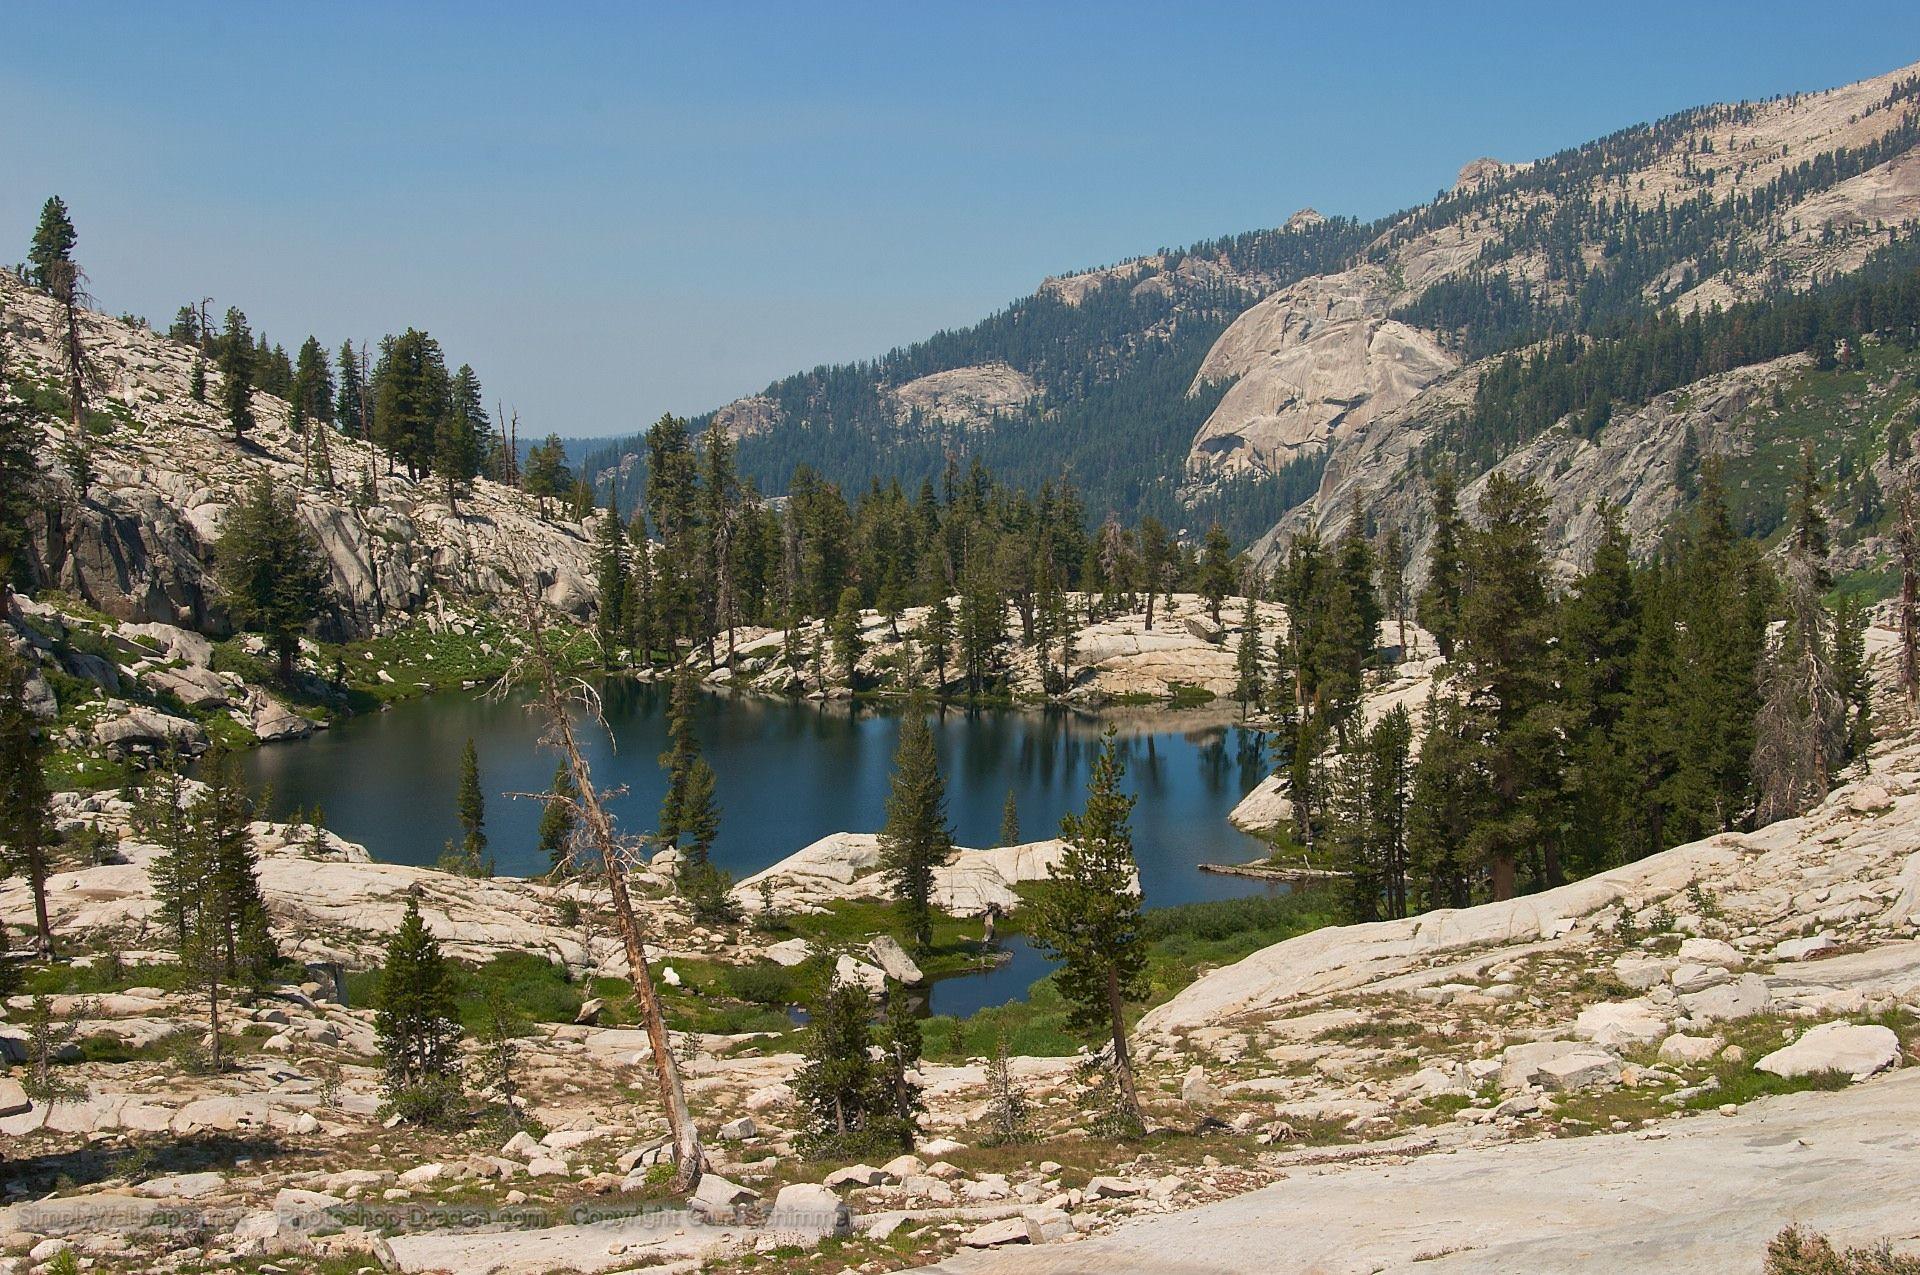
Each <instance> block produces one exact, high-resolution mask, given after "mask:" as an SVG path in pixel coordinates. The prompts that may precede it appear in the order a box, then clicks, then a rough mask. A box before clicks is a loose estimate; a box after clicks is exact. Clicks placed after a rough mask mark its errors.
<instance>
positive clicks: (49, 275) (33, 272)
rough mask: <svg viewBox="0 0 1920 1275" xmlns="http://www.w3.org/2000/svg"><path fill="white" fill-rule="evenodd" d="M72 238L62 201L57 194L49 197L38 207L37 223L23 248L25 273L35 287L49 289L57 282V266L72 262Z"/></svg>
mask: <svg viewBox="0 0 1920 1275" xmlns="http://www.w3.org/2000/svg"><path fill="white" fill-rule="evenodd" d="M76 239H77V236H76V235H75V234H74V230H73V218H72V217H70V216H69V215H68V214H67V204H66V201H65V200H63V199H61V198H60V196H58V195H54V196H52V197H50V198H49V199H48V200H47V202H46V203H45V204H44V205H42V206H41V208H40V224H39V225H38V226H36V227H34V231H33V246H32V247H30V248H29V249H27V277H28V279H30V280H31V281H32V282H33V284H34V286H35V287H38V288H44V289H46V290H47V291H49V292H52V291H55V290H56V289H57V288H58V287H59V286H60V283H61V274H62V270H61V268H62V267H63V266H71V265H72V264H73V245H74V243H75V241H76Z"/></svg>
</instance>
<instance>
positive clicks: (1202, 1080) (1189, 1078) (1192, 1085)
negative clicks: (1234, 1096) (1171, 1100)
mask: <svg viewBox="0 0 1920 1275" xmlns="http://www.w3.org/2000/svg"><path fill="white" fill-rule="evenodd" d="M1215 1097H1217V1095H1216V1094H1215V1092H1214V1088H1213V1082H1212V1081H1210V1080H1208V1079H1207V1069H1206V1068H1205V1067H1203V1066H1201V1065H1200V1064H1199V1063H1195V1064H1194V1065H1193V1066H1191V1067H1189V1068H1187V1074H1186V1076H1185V1077H1184V1078H1183V1079H1182V1080H1181V1082H1180V1101H1182V1102H1184V1103H1188V1104H1190V1105H1195V1104H1203V1103H1209V1102H1212V1101H1213V1100H1214V1098H1215Z"/></svg>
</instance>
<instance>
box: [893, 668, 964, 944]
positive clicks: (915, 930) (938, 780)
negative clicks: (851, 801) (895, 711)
mask: <svg viewBox="0 0 1920 1275" xmlns="http://www.w3.org/2000/svg"><path fill="white" fill-rule="evenodd" d="M952 852H953V831H952V829H951V828H950V827H949V826H948V824H947V784H946V780H945V779H943V778H942V777H941V774H940V759H939V757H938V756H937V755H936V754H935V752H934V746H933V730H932V729H931V727H929V726H928V724H927V718H926V705H925V704H924V703H921V702H915V703H914V704H913V705H911V706H910V707H909V709H908V711H907V715H906V717H905V718H904V719H902V721H901V723H900V747H899V750H898V751H897V752H896V753H895V754H894V761H893V789H892V791H891V792H890V793H889V794H888V796H887V823H886V827H885V828H883V829H882V830H881V832H880V869H881V872H882V873H883V874H884V875H885V877H886V881H887V884H888V886H889V887H890V888H891V889H892V890H893V893H894V897H895V899H897V900H898V907H899V911H900V920H901V923H902V924H903V925H904V926H905V927H906V930H907V932H908V934H909V935H911V936H912V939H913V943H914V946H915V948H916V949H917V950H919V951H920V952H923V953H924V952H925V951H926V950H927V949H928V948H929V947H930V946H931V945H932V943H933V873H934V869H935V868H938V867H939V866H940V865H941V864H943V863H945V862H946V861H947V857H948V856H949V855H950V854H951V853H952Z"/></svg>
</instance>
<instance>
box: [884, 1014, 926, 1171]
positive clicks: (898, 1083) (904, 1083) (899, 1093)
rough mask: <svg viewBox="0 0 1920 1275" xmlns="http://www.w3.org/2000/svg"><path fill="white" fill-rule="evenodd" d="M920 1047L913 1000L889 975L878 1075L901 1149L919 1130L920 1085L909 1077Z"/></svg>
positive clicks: (922, 1105) (907, 1147)
mask: <svg viewBox="0 0 1920 1275" xmlns="http://www.w3.org/2000/svg"><path fill="white" fill-rule="evenodd" d="M920 1050H921V1035H920V1020H919V1019H918V1018H917V1017H915V1016H914V1012H913V1004H912V1002H911V1001H909V1000H908V999H907V988H906V985H905V984H904V983H902V982H901V981H900V980H899V979H897V978H890V979H888V980H887V1006H886V1019H885V1022H884V1024H883V1027H882V1031H881V1036H880V1052H881V1058H882V1062H881V1071H882V1077H881V1079H882V1083H883V1084H884V1085H885V1087H886V1090H887V1093H888V1095H889V1096H890V1097H891V1098H892V1112H891V1116H892V1119H891V1121H890V1122H889V1123H890V1125H891V1132H892V1133H893V1136H895V1137H896V1138H898V1139H899V1140H900V1148H901V1150H903V1151H911V1150H913V1144H914V1139H915V1137H916V1136H917V1135H918V1134H919V1131H920V1113H921V1112H922V1111H924V1110H925V1109H926V1100H925V1099H924V1098H922V1097H921V1095H920V1086H919V1085H918V1084H916V1083H915V1082H914V1079H913V1073H914V1071H915V1070H916V1069H917V1068H918V1067H919V1066H920Z"/></svg>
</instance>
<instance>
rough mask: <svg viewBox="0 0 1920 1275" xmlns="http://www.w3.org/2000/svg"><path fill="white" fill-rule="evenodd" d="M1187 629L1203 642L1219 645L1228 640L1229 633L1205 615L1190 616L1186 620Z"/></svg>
mask: <svg viewBox="0 0 1920 1275" xmlns="http://www.w3.org/2000/svg"><path fill="white" fill-rule="evenodd" d="M1186 629H1187V632H1188V633H1191V634H1192V635H1193V636H1194V637H1197V638H1199V639H1200V640H1201V641H1202V642H1210V643H1212V644H1214V645H1216V646H1217V645H1219V644H1220V643H1221V642H1223V641H1225V640H1226V636H1227V631H1226V630H1225V629H1223V628H1221V627H1220V626H1219V625H1218V624H1215V623H1214V622H1213V621H1212V620H1211V619H1209V618H1208V617H1206V616H1204V615H1190V616H1188V617H1187V618H1186Z"/></svg>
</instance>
